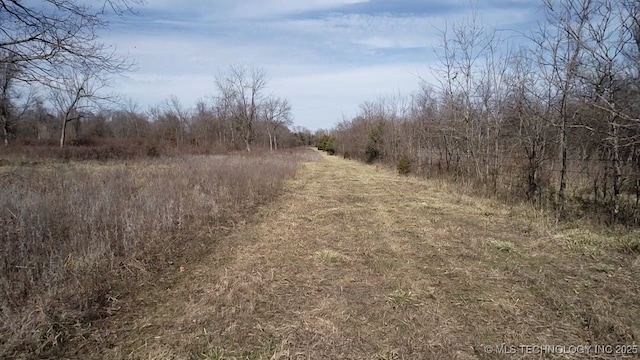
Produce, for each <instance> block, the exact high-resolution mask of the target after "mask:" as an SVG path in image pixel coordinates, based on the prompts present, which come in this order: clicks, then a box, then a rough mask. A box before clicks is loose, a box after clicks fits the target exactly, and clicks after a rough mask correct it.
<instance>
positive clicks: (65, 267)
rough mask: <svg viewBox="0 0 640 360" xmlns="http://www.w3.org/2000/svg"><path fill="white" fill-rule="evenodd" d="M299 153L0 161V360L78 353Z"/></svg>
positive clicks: (245, 212)
mask: <svg viewBox="0 0 640 360" xmlns="http://www.w3.org/2000/svg"><path fill="white" fill-rule="evenodd" d="M301 155H302V157H304V154H300V155H299V154H289V153H285V152H280V153H278V154H277V155H273V154H272V155H253V156H250V157H248V156H241V155H228V156H180V157H174V158H157V159H137V160H128V161H117V162H114V161H109V162H95V161H82V162H74V161H70V162H69V161H66V162H58V161H53V160H39V161H35V162H31V161H24V160H19V159H18V160H19V161H17V160H16V159H14V158H8V160H5V161H4V162H3V165H2V166H0V209H1V210H2V211H1V212H0V225H1V226H0V229H1V231H0V358H58V357H60V356H61V354H62V353H63V352H64V351H68V350H69V349H71V351H73V350H78V349H83V346H84V345H86V344H87V343H88V339H91V338H92V337H94V335H95V334H96V330H97V329H99V326H98V325H97V324H98V323H100V321H102V320H104V319H108V318H109V317H111V316H113V315H114V314H117V313H118V312H121V311H123V309H125V308H127V306H128V304H129V300H130V298H131V296H132V295H133V294H136V293H137V292H139V289H141V288H145V287H146V286H152V285H157V284H159V283H162V276H164V275H166V274H167V273H171V272H172V271H173V269H180V268H181V267H180V265H178V264H179V263H183V262H184V261H187V260H190V259H194V258H198V257H199V256H201V255H202V254H203V253H204V254H206V253H208V252H210V249H211V246H212V245H213V244H215V241H216V239H217V238H219V237H221V236H222V234H224V233H226V232H228V231H230V229H232V228H235V227H239V226H241V224H242V223H244V222H246V221H247V219H248V217H249V216H250V215H251V214H252V213H253V212H254V211H255V210H256V209H257V207H258V206H260V205H264V204H267V203H269V202H270V201H272V200H273V199H274V198H276V197H277V196H278V195H279V194H280V193H281V192H282V190H283V184H284V181H285V180H286V179H288V178H290V177H292V176H293V175H294V174H295V172H296V169H297V167H298V163H299V160H300V159H301Z"/></svg>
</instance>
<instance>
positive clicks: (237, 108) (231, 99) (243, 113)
mask: <svg viewBox="0 0 640 360" xmlns="http://www.w3.org/2000/svg"><path fill="white" fill-rule="evenodd" d="M216 86H217V88H218V92H219V93H220V98H221V99H223V101H224V103H225V107H226V110H228V111H229V115H230V116H231V118H232V120H233V123H234V128H235V130H236V131H237V132H238V134H239V135H240V136H241V137H242V140H243V141H244V145H245V148H246V150H247V152H251V143H252V142H253V140H254V137H255V134H254V127H255V125H256V122H257V120H258V116H259V109H260V104H261V103H262V101H263V92H264V90H265V88H266V86H267V80H266V73H265V71H264V70H263V69H262V68H253V69H251V70H249V69H247V68H246V67H245V66H243V65H232V66H231V67H230V68H229V71H228V72H227V73H226V74H223V75H220V76H218V78H217V79H216Z"/></svg>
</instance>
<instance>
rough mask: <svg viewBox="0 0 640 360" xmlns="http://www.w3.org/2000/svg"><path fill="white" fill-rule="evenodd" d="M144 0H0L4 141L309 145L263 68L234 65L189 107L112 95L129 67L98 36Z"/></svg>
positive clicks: (230, 146) (0, 106) (175, 101)
mask: <svg viewBox="0 0 640 360" xmlns="http://www.w3.org/2000/svg"><path fill="white" fill-rule="evenodd" d="M141 4H142V1H141V0H104V1H101V2H95V3H92V4H89V3H86V2H82V1H77V0H43V1H41V2H35V3H34V2H26V1H19V0H18V1H16V0H10V1H8V0H0V20H1V21H2V31H0V127H2V139H3V142H4V145H5V146H8V145H10V144H11V143H18V144H20V143H34V141H35V142H36V143H37V142H40V143H47V142H50V141H51V140H53V139H57V141H58V144H59V146H60V147H64V146H66V145H69V144H81V143H87V142H88V141H89V140H88V139H95V138H118V139H142V140H152V141H155V142H163V143H166V144H170V145H174V146H175V147H176V148H180V147H181V146H187V145H189V146H195V147H217V148H224V149H245V150H247V151H251V148H252V146H253V145H254V144H255V145H258V146H263V147H267V148H269V149H272V150H273V149H277V148H278V147H280V146H283V145H284V146H292V145H300V144H307V143H309V141H310V135H311V134H310V131H308V130H306V129H303V128H297V129H295V130H294V129H292V125H293V123H292V115H291V105H290V103H289V102H288V100H287V99H284V98H280V97H277V96H275V95H273V94H270V93H268V92H267V91H268V81H267V76H266V73H265V71H264V70H263V69H261V68H248V67H246V66H242V65H232V66H230V67H229V69H228V71H226V72H224V73H222V74H219V75H218V77H217V79H216V81H215V83H214V84H211V85H212V95H210V96H208V97H206V98H203V99H202V100H200V101H198V102H197V103H196V104H195V106H194V107H192V108H189V107H186V106H184V105H183V104H182V103H181V101H180V100H179V98H178V97H177V96H175V95H171V96H169V97H168V98H167V99H166V100H165V101H163V102H162V103H160V104H157V105H156V106H153V107H151V108H150V109H148V110H147V111H143V110H141V109H140V107H139V106H137V105H136V103H135V101H133V100H128V101H127V100H124V99H123V98H122V97H120V96H118V95H116V94H114V93H110V92H109V88H110V86H111V85H112V81H113V79H114V78H115V77H117V76H119V75H121V74H123V73H126V72H129V71H133V70H135V64H134V63H133V62H132V61H130V59H127V58H126V57H122V56H119V55H118V54H117V52H116V51H115V49H114V48H111V47H109V46H107V45H105V44H103V43H102V42H101V41H100V37H99V35H100V33H101V32H102V31H104V30H106V29H107V28H108V27H109V22H108V19H109V17H110V16H119V17H124V16H127V15H132V14H135V11H134V9H133V6H136V5H141Z"/></svg>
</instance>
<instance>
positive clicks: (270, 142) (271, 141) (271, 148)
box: [267, 131, 273, 151]
mask: <svg viewBox="0 0 640 360" xmlns="http://www.w3.org/2000/svg"><path fill="white" fill-rule="evenodd" d="M267 134H268V135H269V151H273V137H272V136H271V131H267Z"/></svg>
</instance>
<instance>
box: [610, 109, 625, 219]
mask: <svg viewBox="0 0 640 360" xmlns="http://www.w3.org/2000/svg"><path fill="white" fill-rule="evenodd" d="M618 133H619V129H618V124H617V123H616V121H615V120H613V123H612V124H611V135H612V137H613V139H612V140H613V141H612V145H613V146H612V149H611V150H612V152H613V154H612V155H613V178H612V180H613V199H612V200H613V209H612V214H611V216H612V218H613V220H614V221H615V220H617V218H618V214H619V213H620V187H621V184H620V179H621V177H622V165H621V163H622V161H621V159H620V142H619V139H618V136H619V134H618Z"/></svg>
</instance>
